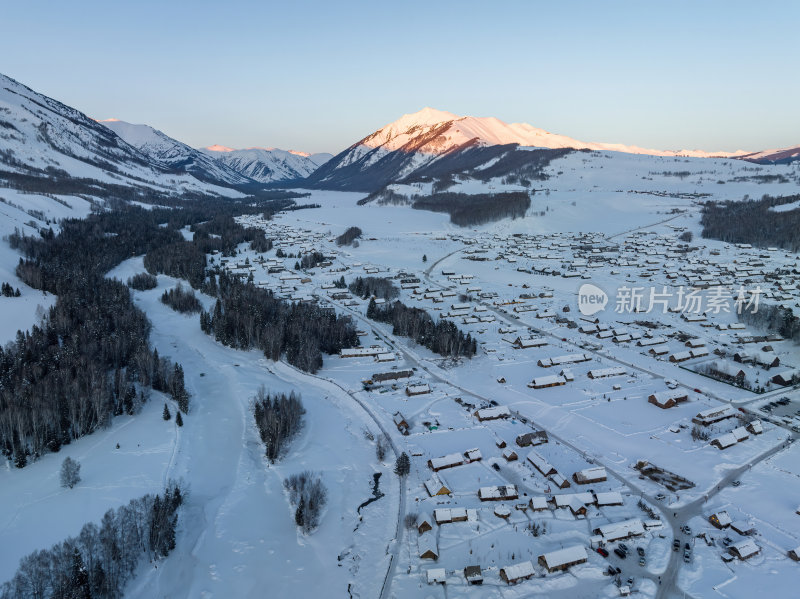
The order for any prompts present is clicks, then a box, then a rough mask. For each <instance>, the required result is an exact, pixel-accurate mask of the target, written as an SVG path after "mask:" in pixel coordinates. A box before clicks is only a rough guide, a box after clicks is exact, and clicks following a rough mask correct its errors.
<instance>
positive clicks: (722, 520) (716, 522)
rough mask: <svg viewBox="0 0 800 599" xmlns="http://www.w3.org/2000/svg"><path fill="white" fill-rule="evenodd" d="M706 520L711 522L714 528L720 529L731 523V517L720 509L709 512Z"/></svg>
mask: <svg viewBox="0 0 800 599" xmlns="http://www.w3.org/2000/svg"><path fill="white" fill-rule="evenodd" d="M708 521H709V522H711V525H712V526H714V527H715V528H719V529H720V530H722V529H723V528H727V527H728V526H730V525H731V522H732V520H731V517H730V516H729V515H728V512H726V511H725V510H722V511H720V512H717V513H716V514H711V515H710V516H709V517H708Z"/></svg>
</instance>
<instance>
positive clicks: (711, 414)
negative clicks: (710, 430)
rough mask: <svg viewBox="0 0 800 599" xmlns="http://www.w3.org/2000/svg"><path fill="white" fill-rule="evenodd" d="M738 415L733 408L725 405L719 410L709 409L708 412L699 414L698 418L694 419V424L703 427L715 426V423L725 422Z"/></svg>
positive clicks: (704, 411)
mask: <svg viewBox="0 0 800 599" xmlns="http://www.w3.org/2000/svg"><path fill="white" fill-rule="evenodd" d="M736 414H737V412H736V410H735V409H734V408H733V407H732V406H729V405H725V406H722V407H719V408H709V409H708V410H703V411H702V412H699V413H698V414H697V416H695V417H694V418H692V422H694V423H695V424H700V425H702V426H708V425H710V424H714V423H715V422H720V421H722V420H725V419H726V418H733V417H734V416H736Z"/></svg>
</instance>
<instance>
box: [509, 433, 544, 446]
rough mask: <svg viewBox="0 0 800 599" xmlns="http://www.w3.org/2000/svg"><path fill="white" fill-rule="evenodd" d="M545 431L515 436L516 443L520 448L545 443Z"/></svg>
mask: <svg viewBox="0 0 800 599" xmlns="http://www.w3.org/2000/svg"><path fill="white" fill-rule="evenodd" d="M547 440H548V439H547V432H546V431H530V432H528V433H523V434H521V435H518V436H517V439H516V443H517V445H519V446H520V447H531V446H534V447H535V446H537V445H542V444H544V443H547Z"/></svg>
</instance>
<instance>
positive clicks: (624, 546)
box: [619, 543, 628, 553]
mask: <svg viewBox="0 0 800 599" xmlns="http://www.w3.org/2000/svg"><path fill="white" fill-rule="evenodd" d="M619 548H620V549H622V550H623V551H624V552H625V553H628V546H627V545H626V544H625V543H619Z"/></svg>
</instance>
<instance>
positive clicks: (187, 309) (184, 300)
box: [161, 283, 203, 314]
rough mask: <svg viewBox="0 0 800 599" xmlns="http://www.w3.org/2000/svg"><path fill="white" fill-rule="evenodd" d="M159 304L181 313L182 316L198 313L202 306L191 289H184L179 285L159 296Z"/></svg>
mask: <svg viewBox="0 0 800 599" xmlns="http://www.w3.org/2000/svg"><path fill="white" fill-rule="evenodd" d="M161 302H162V303H163V304H166V305H167V306H169V307H170V308H172V309H173V310H175V311H177V312H183V313H184V314H187V313H188V314H192V313H194V312H200V311H201V310H202V309H203V305H202V304H201V303H200V300H199V299H197V296H196V295H195V294H194V291H192V290H191V289H188V290H187V289H184V288H183V286H182V285H181V284H180V283H179V284H178V285H177V287H174V288H173V289H168V290H167V291H165V292H164V293H163V294H162V295H161Z"/></svg>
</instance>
